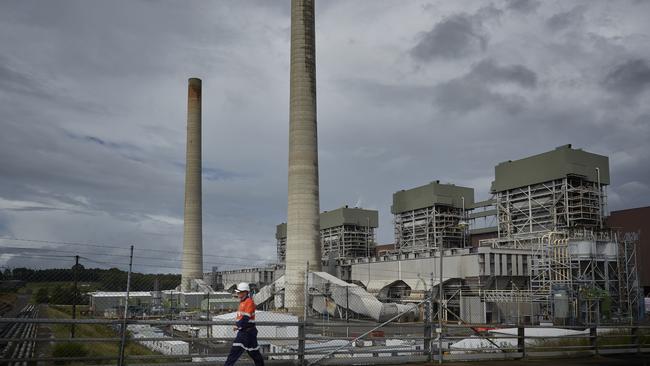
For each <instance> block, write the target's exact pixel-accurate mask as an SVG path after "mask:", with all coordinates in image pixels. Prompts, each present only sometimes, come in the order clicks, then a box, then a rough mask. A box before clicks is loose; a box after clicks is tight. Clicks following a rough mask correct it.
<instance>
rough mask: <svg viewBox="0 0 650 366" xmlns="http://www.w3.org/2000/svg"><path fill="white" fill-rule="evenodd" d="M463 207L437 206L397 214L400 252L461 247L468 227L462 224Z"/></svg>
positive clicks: (396, 221)
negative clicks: (442, 246) (442, 245)
mask: <svg viewBox="0 0 650 366" xmlns="http://www.w3.org/2000/svg"><path fill="white" fill-rule="evenodd" d="M462 219H463V209H462V208H457V207H452V206H443V205H434V206H431V207H425V208H420V209H417V210H410V211H406V212H401V213H398V214H395V219H394V220H395V221H394V227H395V243H396V244H397V245H396V246H397V248H398V249H399V251H400V252H416V251H428V250H431V249H437V248H439V247H440V244H444V247H445V248H462V247H463V246H464V243H463V242H464V237H465V234H466V233H465V232H466V228H464V227H461V226H460V225H459V223H460V222H461V220H462Z"/></svg>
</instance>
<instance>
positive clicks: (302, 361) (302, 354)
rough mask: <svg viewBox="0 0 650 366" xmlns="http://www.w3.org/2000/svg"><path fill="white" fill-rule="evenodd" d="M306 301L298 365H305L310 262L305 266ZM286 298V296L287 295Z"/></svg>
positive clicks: (301, 321) (299, 336)
mask: <svg viewBox="0 0 650 366" xmlns="http://www.w3.org/2000/svg"><path fill="white" fill-rule="evenodd" d="M303 292H304V301H305V304H304V306H303V315H302V320H299V321H300V325H299V326H298V363H299V364H300V365H305V364H306V360H305V324H306V323H307V307H308V306H309V262H307V265H306V266H305V287H304V288H303ZM285 296H286V295H285Z"/></svg>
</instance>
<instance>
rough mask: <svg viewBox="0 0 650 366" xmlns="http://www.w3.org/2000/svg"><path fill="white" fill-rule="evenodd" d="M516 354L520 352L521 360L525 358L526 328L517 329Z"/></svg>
mask: <svg viewBox="0 0 650 366" xmlns="http://www.w3.org/2000/svg"><path fill="white" fill-rule="evenodd" d="M517 352H521V358H526V328H524V327H522V326H519V327H517Z"/></svg>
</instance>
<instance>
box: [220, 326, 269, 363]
mask: <svg viewBox="0 0 650 366" xmlns="http://www.w3.org/2000/svg"><path fill="white" fill-rule="evenodd" d="M244 351H246V352H247V353H248V355H249V356H250V358H252V359H253V362H255V366H264V358H263V357H262V354H261V353H260V351H259V347H258V345H257V329H255V327H251V328H248V329H244V330H240V331H239V332H237V337H235V341H234V342H233V343H232V348H230V353H229V354H228V359H227V360H226V363H225V364H224V366H233V365H234V364H235V362H237V360H238V359H239V357H240V356H241V355H242V353H244Z"/></svg>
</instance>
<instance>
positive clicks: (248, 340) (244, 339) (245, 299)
mask: <svg viewBox="0 0 650 366" xmlns="http://www.w3.org/2000/svg"><path fill="white" fill-rule="evenodd" d="M235 292H236V293H237V296H238V297H239V310H238V311H237V318H236V320H237V325H236V326H235V327H234V328H233V330H235V331H237V336H236V337H235V341H234V342H233V343H232V348H230V354H228V359H227V360H226V363H225V364H224V366H232V365H234V364H235V362H237V360H238V359H239V357H240V356H241V354H242V353H244V351H246V352H248V355H249V356H250V358H252V359H253V362H255V366H264V358H263V357H262V354H261V353H260V346H259V345H258V344H257V328H255V302H254V301H253V297H252V296H251V293H250V292H251V289H250V286H249V285H248V283H246V282H242V283H240V284H239V285H237V288H236V289H235Z"/></svg>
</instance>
